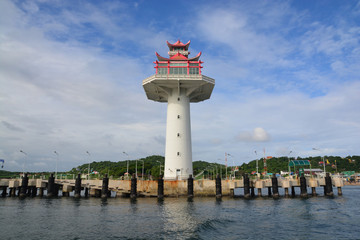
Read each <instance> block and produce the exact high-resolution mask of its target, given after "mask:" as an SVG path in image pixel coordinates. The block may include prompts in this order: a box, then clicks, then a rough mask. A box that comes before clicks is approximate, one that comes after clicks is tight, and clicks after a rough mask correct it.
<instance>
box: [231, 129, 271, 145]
mask: <svg viewBox="0 0 360 240" xmlns="http://www.w3.org/2000/svg"><path fill="white" fill-rule="evenodd" d="M236 138H237V140H239V141H244V142H267V141H269V140H270V135H269V134H268V133H267V132H266V131H265V129H263V128H261V127H257V128H254V129H253V130H252V131H243V132H240V133H239V134H238V135H237V137H236Z"/></svg>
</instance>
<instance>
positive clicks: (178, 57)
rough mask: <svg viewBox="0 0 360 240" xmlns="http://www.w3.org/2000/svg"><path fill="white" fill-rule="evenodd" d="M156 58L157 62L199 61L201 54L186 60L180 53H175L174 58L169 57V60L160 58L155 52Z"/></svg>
mask: <svg viewBox="0 0 360 240" xmlns="http://www.w3.org/2000/svg"><path fill="white" fill-rule="evenodd" d="M155 54H156V56H157V58H158V60H159V61H174V60H177V61H199V58H200V56H201V52H199V53H198V55H196V56H195V57H193V58H187V57H186V56H184V55H182V54H181V53H176V54H175V55H174V56H172V57H170V58H164V57H162V56H160V55H159V54H158V53H157V52H155Z"/></svg>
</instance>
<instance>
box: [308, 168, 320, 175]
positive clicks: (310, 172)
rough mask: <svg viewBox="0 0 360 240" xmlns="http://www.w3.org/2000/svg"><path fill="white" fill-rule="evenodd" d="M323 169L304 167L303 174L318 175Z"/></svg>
mask: <svg viewBox="0 0 360 240" xmlns="http://www.w3.org/2000/svg"><path fill="white" fill-rule="evenodd" d="M323 172H324V171H323V170H321V169H320V168H313V169H304V174H307V175H318V174H322V173H323Z"/></svg>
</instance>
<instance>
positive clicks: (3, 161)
mask: <svg viewBox="0 0 360 240" xmlns="http://www.w3.org/2000/svg"><path fill="white" fill-rule="evenodd" d="M0 163H1V168H4V163H5V160H4V159H0Z"/></svg>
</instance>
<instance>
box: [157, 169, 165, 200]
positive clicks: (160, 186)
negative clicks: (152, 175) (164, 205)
mask: <svg viewBox="0 0 360 240" xmlns="http://www.w3.org/2000/svg"><path fill="white" fill-rule="evenodd" d="M157 197H158V198H159V199H163V198H164V179H163V176H162V175H160V176H159V178H158V194H157Z"/></svg>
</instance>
